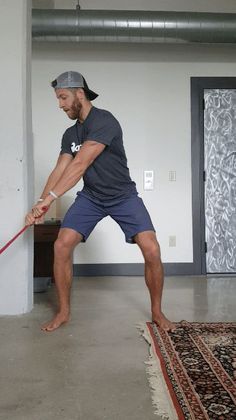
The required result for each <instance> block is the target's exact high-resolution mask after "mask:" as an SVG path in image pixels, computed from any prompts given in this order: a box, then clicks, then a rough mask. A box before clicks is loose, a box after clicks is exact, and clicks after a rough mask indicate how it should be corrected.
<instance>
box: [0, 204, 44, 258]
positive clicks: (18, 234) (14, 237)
mask: <svg viewBox="0 0 236 420" xmlns="http://www.w3.org/2000/svg"><path fill="white" fill-rule="evenodd" d="M47 211H48V207H43V214H45V213H46V212H47ZM40 217H41V216H40ZM36 219H37V218H36ZM30 226H32V225H25V226H24V227H23V229H21V230H20V231H19V232H18V233H17V234H16V235H15V236H13V238H12V239H11V240H10V241H9V242H7V243H6V245H4V246H3V247H2V248H0V254H2V253H3V252H4V251H5V250H6V249H7V248H8V247H9V246H10V245H11V244H12V242H14V241H15V240H16V239H17V238H18V236H20V235H21V234H22V233H23V232H24V231H25V230H26V229H28V227H30Z"/></svg>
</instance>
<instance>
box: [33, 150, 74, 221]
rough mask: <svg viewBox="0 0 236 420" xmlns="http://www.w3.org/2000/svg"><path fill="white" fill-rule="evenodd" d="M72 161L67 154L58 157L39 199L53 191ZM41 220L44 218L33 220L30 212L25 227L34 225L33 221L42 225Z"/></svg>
mask: <svg viewBox="0 0 236 420" xmlns="http://www.w3.org/2000/svg"><path fill="white" fill-rule="evenodd" d="M72 159H73V156H72V155H70V154H69V153H63V154H62V155H59V158H58V160H57V163H56V166H55V168H54V169H53V171H52V172H51V174H50V175H49V177H48V180H47V182H46V185H45V187H44V189H43V192H42V194H41V196H40V198H42V199H44V198H45V197H47V195H48V194H49V191H51V190H53V188H54V186H55V185H56V183H57V182H58V181H59V179H60V178H61V176H62V174H63V172H64V171H65V169H66V168H67V166H68V165H69V164H70V163H71V161H72ZM43 219H44V216H42V217H40V218H39V219H35V217H34V216H33V214H32V212H29V213H28V214H27V215H26V217H25V222H26V224H27V225H32V224H34V223H35V221H36V223H37V222H38V223H42V222H43Z"/></svg>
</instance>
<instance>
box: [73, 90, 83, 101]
mask: <svg viewBox="0 0 236 420" xmlns="http://www.w3.org/2000/svg"><path fill="white" fill-rule="evenodd" d="M75 94H76V97H77V98H78V99H79V100H80V101H81V100H83V99H85V94H84V89H82V88H78V89H77V90H76V93H75Z"/></svg>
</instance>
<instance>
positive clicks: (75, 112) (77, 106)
mask: <svg viewBox="0 0 236 420" xmlns="http://www.w3.org/2000/svg"><path fill="white" fill-rule="evenodd" d="M81 108H82V105H81V103H80V101H79V99H78V98H75V100H74V102H73V104H72V105H71V108H70V109H69V110H68V111H66V113H67V115H68V117H69V118H70V119H71V120H77V119H78V118H79V114H80V111H81Z"/></svg>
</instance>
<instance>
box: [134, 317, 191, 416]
mask: <svg viewBox="0 0 236 420" xmlns="http://www.w3.org/2000/svg"><path fill="white" fill-rule="evenodd" d="M148 324H150V323H149V322H146V323H140V324H138V325H137V328H138V330H139V331H140V333H141V336H142V337H143V338H144V340H145V341H146V342H147V343H148V345H149V349H148V350H149V356H148V360H147V361H146V362H144V363H145V365H146V373H147V378H148V383H149V386H150V389H151V397H152V404H153V407H154V414H157V415H158V416H160V417H162V418H163V419H165V420H179V418H178V417H177V416H176V409H175V407H174V405H173V401H172V398H171V396H170V393H169V389H168V387H167V382H166V380H165V378H166V377H167V375H166V369H165V367H164V364H163V360H161V359H160V358H159V350H158V359H157V357H156V356H155V354H154V352H153V347H155V348H156V346H155V343H154V341H153V337H152V334H151V331H150V329H149V327H148ZM183 420H184V419H183Z"/></svg>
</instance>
